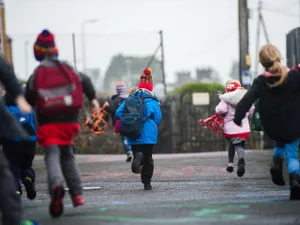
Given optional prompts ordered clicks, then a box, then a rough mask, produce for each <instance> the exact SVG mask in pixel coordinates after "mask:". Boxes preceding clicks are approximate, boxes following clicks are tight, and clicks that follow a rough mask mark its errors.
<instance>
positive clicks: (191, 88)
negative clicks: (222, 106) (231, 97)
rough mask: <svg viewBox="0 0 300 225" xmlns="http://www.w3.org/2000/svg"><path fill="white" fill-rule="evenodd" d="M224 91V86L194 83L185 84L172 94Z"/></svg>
mask: <svg viewBox="0 0 300 225" xmlns="http://www.w3.org/2000/svg"><path fill="white" fill-rule="evenodd" d="M217 91H222V92H223V91H224V85H221V84H217V83H200V82H193V83H187V84H184V85H182V86H180V87H178V88H175V89H174V90H173V91H171V94H188V93H194V92H217Z"/></svg>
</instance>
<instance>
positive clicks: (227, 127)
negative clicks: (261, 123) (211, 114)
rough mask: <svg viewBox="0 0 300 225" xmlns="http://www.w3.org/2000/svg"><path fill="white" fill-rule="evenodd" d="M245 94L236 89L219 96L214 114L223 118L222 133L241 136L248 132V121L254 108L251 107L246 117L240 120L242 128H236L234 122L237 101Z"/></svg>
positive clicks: (242, 90) (243, 90)
mask: <svg viewBox="0 0 300 225" xmlns="http://www.w3.org/2000/svg"><path fill="white" fill-rule="evenodd" d="M246 93H247V90H245V89H237V90H235V91H232V92H228V93H225V94H222V95H220V96H219V98H220V100H221V102H220V103H219V104H218V105H217V107H216V113H218V114H219V115H223V116H224V133H225V134H241V133H247V132H250V125H249V119H248V118H250V119H251V118H252V116H253V113H254V106H252V107H251V108H250V110H249V112H248V113H247V115H246V117H245V118H244V119H243V120H242V126H241V127H239V126H237V125H236V124H235V123H234V122H233V119H234V114H235V107H236V105H237V104H238V103H239V101H240V100H241V99H242V98H243V97H244V95H245V94H246Z"/></svg>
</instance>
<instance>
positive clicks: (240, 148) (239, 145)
mask: <svg viewBox="0 0 300 225" xmlns="http://www.w3.org/2000/svg"><path fill="white" fill-rule="evenodd" d="M228 141H229V146H228V163H233V160H234V156H235V152H237V153H238V157H239V159H240V158H244V157H245V150H244V145H245V141H244V140H243V139H241V138H231V139H229V140H228Z"/></svg>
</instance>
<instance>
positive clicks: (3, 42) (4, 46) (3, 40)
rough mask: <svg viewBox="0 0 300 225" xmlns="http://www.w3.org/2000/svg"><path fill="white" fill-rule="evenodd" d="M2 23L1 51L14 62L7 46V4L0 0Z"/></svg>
mask: <svg viewBox="0 0 300 225" xmlns="http://www.w3.org/2000/svg"><path fill="white" fill-rule="evenodd" d="M0 14H1V15H0V19H1V22H0V25H1V51H2V54H3V56H4V58H5V59H6V60H7V61H8V62H9V63H12V62H11V61H10V59H9V58H8V56H9V54H8V48H7V47H8V46H7V38H6V27H5V5H4V1H3V0H0Z"/></svg>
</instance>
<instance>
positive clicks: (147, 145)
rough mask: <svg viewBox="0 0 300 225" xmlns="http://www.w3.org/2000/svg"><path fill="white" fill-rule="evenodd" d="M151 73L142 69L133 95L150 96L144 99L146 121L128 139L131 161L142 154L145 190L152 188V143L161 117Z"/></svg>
mask: <svg viewBox="0 0 300 225" xmlns="http://www.w3.org/2000/svg"><path fill="white" fill-rule="evenodd" d="M151 73H152V71H151V69H150V68H147V69H145V70H144V74H142V75H141V77H140V82H139V85H138V87H137V88H138V90H137V91H136V92H135V93H134V95H138V96H140V95H142V96H143V97H146V96H147V97H150V98H145V99H144V104H145V105H146V110H145V115H144V118H145V120H146V121H145V123H144V126H143V130H142V132H141V134H140V135H139V136H138V137H137V138H136V139H130V138H129V139H128V143H129V144H130V145H131V146H132V151H133V156H134V160H133V163H134V162H135V158H136V155H137V154H138V153H142V155H143V168H142V172H141V180H142V183H143V184H144V189H145V190H151V189H152V186H151V179H152V176H153V170H154V163H153V158H152V150H153V147H154V145H155V144H156V143H157V137H158V127H157V125H158V124H159V122H160V121H161V119H162V114H161V110H160V105H159V101H158V99H157V98H156V96H155V95H154V94H153V93H152V90H153V81H152V74H151ZM141 91H142V92H141ZM125 102H126V101H124V102H123V103H122V105H121V106H120V107H119V108H118V109H117V111H116V118H117V119H120V118H121V116H122V113H123V111H124V105H125ZM147 118H148V119H147Z"/></svg>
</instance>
